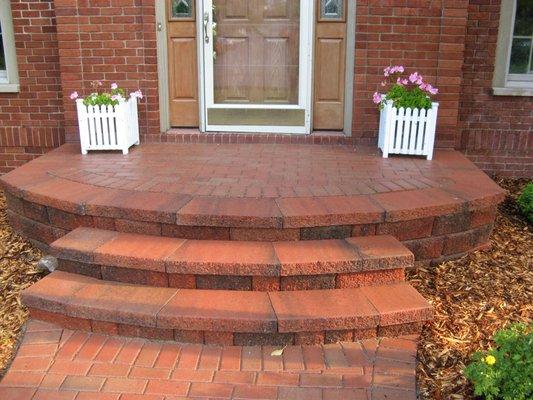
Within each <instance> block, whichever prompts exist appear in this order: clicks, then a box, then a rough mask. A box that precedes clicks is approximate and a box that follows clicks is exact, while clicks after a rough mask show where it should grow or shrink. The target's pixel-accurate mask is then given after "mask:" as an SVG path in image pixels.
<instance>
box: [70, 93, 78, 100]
mask: <svg viewBox="0 0 533 400" xmlns="http://www.w3.org/2000/svg"><path fill="white" fill-rule="evenodd" d="M78 97H80V96H79V95H78V92H72V93H71V94H70V100H76V99H77V98H78Z"/></svg>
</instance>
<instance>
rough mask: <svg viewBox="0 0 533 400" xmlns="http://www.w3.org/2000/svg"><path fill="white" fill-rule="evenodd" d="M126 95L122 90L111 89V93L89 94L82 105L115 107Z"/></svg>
mask: <svg viewBox="0 0 533 400" xmlns="http://www.w3.org/2000/svg"><path fill="white" fill-rule="evenodd" d="M125 97H126V93H125V92H124V90H123V89H120V88H118V89H112V90H111V92H103V93H96V92H95V93H91V94H90V95H89V96H87V97H86V98H85V99H83V104H84V105H86V106H113V107H114V106H116V105H118V103H119V102H120V101H121V100H124V98H125Z"/></svg>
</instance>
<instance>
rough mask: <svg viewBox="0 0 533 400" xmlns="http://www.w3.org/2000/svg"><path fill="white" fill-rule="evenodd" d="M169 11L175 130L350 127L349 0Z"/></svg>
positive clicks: (206, 5)
mask: <svg viewBox="0 0 533 400" xmlns="http://www.w3.org/2000/svg"><path fill="white" fill-rule="evenodd" d="M166 4H167V15H168V18H167V21H168V22H167V32H168V34H167V36H168V37H167V39H168V70H169V75H168V81H169V97H170V99H169V100H170V104H169V108H170V110H169V111H170V124H171V126H174V127H198V126H199V125H204V126H205V128H206V130H208V131H242V132H280V133H310V131H311V129H312V128H314V129H320V130H342V129H343V123H344V101H345V99H344V93H345V74H346V71H345V61H346V60H345V58H346V1H345V0H315V1H311V0H166ZM198 54H201V55H202V57H201V58H200V59H198ZM199 66H200V68H198V67H199ZM198 78H200V79H198ZM199 82H200V84H199ZM201 118H202V120H201ZM200 122H203V124H200Z"/></svg>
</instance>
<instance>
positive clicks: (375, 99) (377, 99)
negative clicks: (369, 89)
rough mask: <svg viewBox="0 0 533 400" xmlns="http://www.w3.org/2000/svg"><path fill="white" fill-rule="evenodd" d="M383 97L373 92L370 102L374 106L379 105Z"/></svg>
mask: <svg viewBox="0 0 533 400" xmlns="http://www.w3.org/2000/svg"><path fill="white" fill-rule="evenodd" d="M383 97H384V96H383V95H382V94H380V93H378V92H375V93H374V95H373V96H372V101H373V102H374V104H380V103H381V102H382V101H383Z"/></svg>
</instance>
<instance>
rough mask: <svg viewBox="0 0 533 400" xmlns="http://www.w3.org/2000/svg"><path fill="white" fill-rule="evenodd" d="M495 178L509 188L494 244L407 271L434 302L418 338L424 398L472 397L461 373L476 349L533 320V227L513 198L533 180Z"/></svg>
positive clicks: (420, 376) (410, 279)
mask: <svg viewBox="0 0 533 400" xmlns="http://www.w3.org/2000/svg"><path fill="white" fill-rule="evenodd" d="M497 182H498V183H499V184H500V186H502V187H503V188H505V189H507V190H508V191H509V195H508V196H507V199H506V200H505V202H504V203H503V204H502V205H501V206H500V212H499V214H498V217H497V220H496V224H495V227H494V232H493V234H492V237H491V242H492V248H491V249H490V250H488V251H482V252H477V253H473V254H469V255H467V256H465V257H463V258H461V259H459V260H455V261H450V262H445V263H443V264H440V265H439V266H437V267H432V268H428V269H418V270H416V271H409V273H408V279H409V281H410V282H411V284H412V285H413V286H414V287H416V289H417V290H418V291H419V292H420V293H421V294H422V295H423V296H424V297H425V298H426V299H428V300H429V301H430V302H431V303H432V305H433V307H434V308H435V318H434V320H433V322H432V323H431V324H430V325H429V326H428V327H427V328H426V329H425V330H424V332H423V334H422V339H421V341H420V345H419V353H418V356H419V360H420V362H419V364H418V370H417V375H418V383H419V387H420V392H421V398H423V399H431V400H440V399H473V398H474V396H473V394H472V388H471V386H470V385H469V384H468V381H467V380H466V379H465V377H464V376H463V375H462V372H461V371H462V370H463V368H464V367H465V365H466V364H467V363H469V361H470V359H471V355H472V353H473V352H475V351H477V350H481V349H487V348H488V347H490V346H491V344H492V342H491V338H492V335H493V334H494V332H495V331H496V330H498V329H501V328H503V327H505V326H507V325H509V324H510V323H512V322H518V321H522V322H531V320H532V317H533V245H532V243H533V232H532V229H531V225H528V222H527V220H525V219H524V218H523V217H522V216H521V215H520V213H519V211H518V208H517V205H516V201H515V200H516V197H517V196H518V194H519V193H520V191H521V190H522V188H523V187H524V185H525V184H526V183H527V181H525V180H510V179H506V180H504V179H500V180H497Z"/></svg>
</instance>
